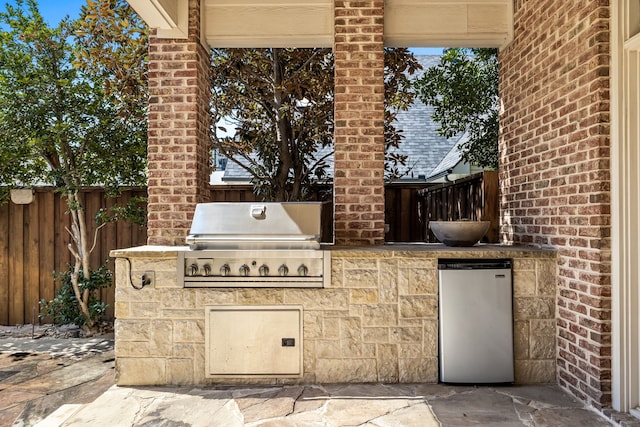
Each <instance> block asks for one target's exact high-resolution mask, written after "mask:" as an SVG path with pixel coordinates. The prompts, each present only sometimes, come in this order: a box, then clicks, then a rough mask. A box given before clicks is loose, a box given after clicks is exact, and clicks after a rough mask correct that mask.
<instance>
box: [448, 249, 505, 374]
mask: <svg viewBox="0 0 640 427" xmlns="http://www.w3.org/2000/svg"><path fill="white" fill-rule="evenodd" d="M438 273H439V284H438V288H439V315H440V319H439V320H440V326H439V329H440V330H439V332H440V351H439V354H440V381H441V382H447V383H467V384H479V383H509V382H513V380H514V366H513V363H514V362H513V299H512V295H513V290H512V289H513V287H512V281H511V276H512V275H511V260H508V259H440V260H438Z"/></svg>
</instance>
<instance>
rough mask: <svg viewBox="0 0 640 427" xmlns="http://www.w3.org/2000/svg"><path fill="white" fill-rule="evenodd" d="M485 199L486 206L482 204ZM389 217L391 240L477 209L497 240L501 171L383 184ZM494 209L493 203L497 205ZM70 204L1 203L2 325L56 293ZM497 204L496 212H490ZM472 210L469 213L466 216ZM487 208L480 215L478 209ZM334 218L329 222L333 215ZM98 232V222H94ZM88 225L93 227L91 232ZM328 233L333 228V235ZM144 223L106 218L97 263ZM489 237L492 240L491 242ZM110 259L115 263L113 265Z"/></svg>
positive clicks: (247, 194) (322, 196)
mask: <svg viewBox="0 0 640 427" xmlns="http://www.w3.org/2000/svg"><path fill="white" fill-rule="evenodd" d="M81 196H82V198H83V202H84V204H85V207H86V210H87V212H88V215H90V216H91V217H92V216H93V214H94V213H95V212H97V210H98V209H100V208H108V207H110V206H112V205H113V203H114V201H113V200H111V199H106V198H105V194H104V191H103V190H102V189H99V188H93V189H89V190H86V191H83V192H82V195H81ZM138 196H146V189H144V188H137V189H131V190H127V191H125V192H124V193H123V195H122V196H121V197H120V198H119V199H117V200H116V202H117V203H125V202H126V201H128V200H130V199H131V198H132V197H138ZM314 198H315V200H331V186H320V187H318V188H317V189H316V193H315V194H314ZM211 201H215V202H224V201H226V202H236V201H247V202H250V201H257V198H256V196H255V195H254V193H253V189H252V187H251V185H229V186H216V187H214V188H212V192H211ZM481 202H482V206H480V204H481ZM385 203H386V209H385V216H386V221H385V222H386V223H387V225H388V227H389V231H388V232H387V234H386V236H385V237H386V240H387V241H394V242H412V241H425V240H428V239H429V236H428V235H427V232H426V230H427V228H426V227H427V222H426V221H427V220H428V219H429V218H430V219H456V218H463V217H465V216H469V215H471V216H470V217H471V218H473V219H475V218H477V217H479V215H480V216H481V217H482V218H483V219H484V218H486V219H489V220H491V221H494V222H495V226H494V222H492V228H491V229H490V233H491V234H489V233H488V235H489V236H490V239H494V237H492V236H495V239H497V221H498V220H497V216H498V215H497V175H496V174H495V173H494V174H491V173H485V174H484V175H482V176H480V177H477V176H475V177H471V178H468V179H465V180H460V181H457V182H456V183H455V185H453V184H444V185H441V184H438V185H435V186H431V187H428V188H427V184H413V183H400V184H397V183H396V184H389V185H387V186H386V187H385ZM494 204H495V209H494V208H493V207H491V206H494ZM66 209H67V208H66V203H65V201H64V199H62V198H61V197H60V195H59V194H57V193H54V191H53V189H52V188H39V189H37V190H36V192H35V200H34V201H33V202H32V203H30V204H28V205H16V204H14V203H11V202H10V203H7V204H4V205H0V271H2V272H5V274H2V275H0V324H1V325H16V324H24V323H31V322H33V321H34V319H35V321H36V322H37V321H38V317H37V316H38V309H39V306H38V301H39V300H40V299H42V298H44V299H47V300H49V299H52V298H53V297H54V293H55V290H56V286H59V283H55V282H54V280H53V274H52V272H53V271H66V270H67V264H68V263H69V262H71V261H72V257H71V254H70V253H69V250H68V249H67V244H68V243H69V239H70V236H69V234H68V233H67V231H66V230H65V227H69V226H70V217H69V215H67V214H66ZM492 209H493V210H492ZM468 212H470V213H471V214H469V213H468ZM481 212H482V213H481ZM329 222H330V221H329ZM91 230H93V225H92V226H91ZM91 230H90V231H91ZM330 234H331V233H329V235H330ZM146 240H147V236H146V229H144V228H142V227H139V226H136V225H133V224H130V223H127V222H123V221H121V222H119V223H117V224H109V225H107V226H106V227H105V228H104V229H103V230H101V231H100V233H99V239H98V242H97V247H96V250H95V251H94V252H93V254H92V262H93V264H94V265H100V264H101V263H102V262H104V261H105V260H107V259H108V258H109V252H110V251H111V250H112V249H121V248H126V247H131V246H137V245H144V244H145V243H146ZM490 241H492V240H490ZM112 262H113V261H110V263H111V264H110V267H111V268H113V264H112ZM114 295H115V290H114V287H110V288H107V289H103V290H102V293H101V298H102V300H103V301H105V302H106V303H107V304H109V309H108V311H107V316H106V317H107V318H113V302H114Z"/></svg>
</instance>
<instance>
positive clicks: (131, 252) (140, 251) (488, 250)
mask: <svg viewBox="0 0 640 427" xmlns="http://www.w3.org/2000/svg"><path fill="white" fill-rule="evenodd" d="M322 249H325V250H329V251H331V252H341V253H354V254H355V253H367V252H369V253H371V252H403V253H407V252H415V253H425V255H427V256H430V255H429V253H434V252H437V253H438V254H440V253H446V254H447V256H457V255H471V256H474V255H475V256H491V254H496V255H498V254H510V253H511V254H514V253H521V254H525V253H526V254H533V253H536V254H541V253H547V254H553V255H555V253H556V250H555V249H554V248H552V247H549V246H540V245H535V246H534V245H531V246H525V245H522V246H521V245H508V244H489V243H479V244H476V245H475V246H469V247H455V246H446V245H443V244H442V243H423V242H415V243H411V242H398V243H387V244H385V245H380V246H334V245H328V244H323V245H322ZM188 250H189V247H188V246H152V245H145V246H136V247H132V248H125V249H114V250H112V251H111V252H110V254H109V255H110V256H112V257H114V258H122V257H126V258H129V257H144V258H172V257H176V256H177V254H178V252H183V251H188Z"/></svg>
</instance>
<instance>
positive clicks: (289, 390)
mask: <svg viewBox="0 0 640 427" xmlns="http://www.w3.org/2000/svg"><path fill="white" fill-rule="evenodd" d="M0 332H1V331H0ZM606 415H607V418H605V417H603V416H602V415H601V414H599V413H597V412H596V411H594V410H591V409H590V408H586V407H584V406H583V405H582V404H581V403H580V402H578V401H576V400H575V399H573V398H572V397H570V396H569V395H568V394H566V393H565V392H564V391H562V390H561V389H560V388H559V387H558V386H556V385H536V386H499V387H498V386H453V385H444V384H401V385H399V384H333V385H319V384H318V385H307V386H236V387H117V386H115V385H114V353H113V340H112V338H111V337H109V336H101V337H93V338H53V337H47V336H43V337H41V338H38V339H32V338H30V337H6V336H3V335H2V334H1V333H0V427H1V426H39V427H51V426H221V427H222V426H224V427H227V426H229V427H232V426H252V427H253V426H255V427H257V426H262V427H272V426H273V427H275V426H284V427H287V426H301V427H304V426H326V427H331V426H366V427H402V426H415V427H432V426H563V427H564V426H585V427H586V426H589V427H591V426H596V427H598V426H610V425H621V426H629V427H630V426H634V427H636V426H640V422H638V420H636V419H634V418H633V417H630V416H629V415H627V414H620V413H616V412H607V414H606Z"/></svg>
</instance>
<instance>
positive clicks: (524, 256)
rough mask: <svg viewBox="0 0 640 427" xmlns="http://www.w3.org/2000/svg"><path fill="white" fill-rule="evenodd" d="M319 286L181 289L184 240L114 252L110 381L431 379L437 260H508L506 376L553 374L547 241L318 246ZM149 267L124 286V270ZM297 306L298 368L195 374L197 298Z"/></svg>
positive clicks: (200, 327) (552, 256)
mask: <svg viewBox="0 0 640 427" xmlns="http://www.w3.org/2000/svg"><path fill="white" fill-rule="evenodd" d="M327 249H328V250H331V259H332V268H331V270H332V272H331V274H332V277H331V286H330V287H327V288H323V289H317V288H316V289H300V288H189V289H185V288H183V287H182V286H181V284H179V283H177V280H176V277H177V275H176V270H177V259H176V258H177V253H178V251H183V250H188V249H187V248H186V247H184V248H183V247H173V246H168V247H167V246H143V247H136V248H130V249H123V250H115V251H112V252H111V255H112V256H113V257H115V258H117V260H116V302H115V314H116V323H115V353H116V382H117V384H119V385H169V384H170V385H186V384H198V385H206V384H219V383H225V384H241V383H253V384H275V383H277V384H292V383H302V384H311V383H362V382H385V383H436V382H438V258H510V259H513V285H514V293H513V295H514V305H513V307H514V351H515V382H516V383H517V384H535V383H553V382H555V370H556V365H555V356H556V345H555V337H556V323H555V313H556V304H555V301H556V277H557V261H556V253H555V252H554V251H553V250H549V249H545V248H535V247H517V246H508V245H484V244H480V245H476V246H473V247H468V248H453V247H446V246H444V245H440V244H389V245H385V246H375V247H363V248H361V247H327ZM147 271H153V272H154V276H155V281H154V283H153V284H152V285H151V286H147V287H145V288H143V289H142V290H136V289H134V288H133V287H132V286H131V280H130V277H131V278H133V280H137V279H139V278H140V277H141V276H142V274H143V273H144V272H147ZM208 305H274V306H281V305H300V306H302V307H303V310H304V314H303V339H304V344H303V369H304V373H303V375H302V377H301V378H271V379H268V378H249V379H238V378H228V379H220V378H216V379H211V378H206V376H205V336H204V335H205V319H204V316H205V306H208Z"/></svg>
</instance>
